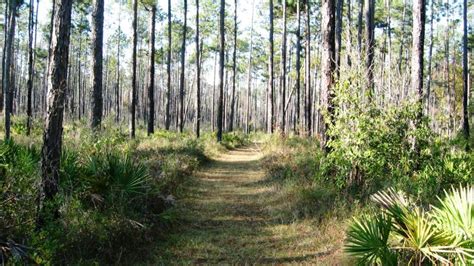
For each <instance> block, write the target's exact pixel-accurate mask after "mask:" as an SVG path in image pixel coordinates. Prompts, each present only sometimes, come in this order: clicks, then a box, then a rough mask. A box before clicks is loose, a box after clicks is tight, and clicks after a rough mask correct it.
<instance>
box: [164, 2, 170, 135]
mask: <svg viewBox="0 0 474 266" xmlns="http://www.w3.org/2000/svg"><path fill="white" fill-rule="evenodd" d="M171 26H172V25H171V0H168V60H167V66H166V73H167V78H168V79H167V90H166V115H165V129H166V130H169V129H170V126H171V110H170V109H171V45H172V44H171Z"/></svg>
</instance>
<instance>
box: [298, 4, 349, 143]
mask: <svg viewBox="0 0 474 266" xmlns="http://www.w3.org/2000/svg"><path fill="white" fill-rule="evenodd" d="M339 1H341V2H342V0H339ZM310 10H311V9H310V2H309V1H307V2H306V61H305V62H306V67H305V71H306V78H305V81H306V84H305V85H306V93H305V95H306V98H305V106H306V108H305V114H306V118H305V119H306V133H307V134H308V136H311V133H312V123H311V120H312V119H311V113H312V106H311V104H312V101H313V100H312V97H313V96H312V91H311V23H310V18H311V16H310ZM341 20H342V15H341ZM339 47H340V46H339Z"/></svg>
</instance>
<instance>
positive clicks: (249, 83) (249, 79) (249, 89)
mask: <svg viewBox="0 0 474 266" xmlns="http://www.w3.org/2000/svg"><path fill="white" fill-rule="evenodd" d="M254 9H255V0H252V22H251V26H250V50H249V60H248V76H247V111H246V112H245V133H246V134H249V133H250V102H251V100H252V99H251V97H252V96H251V92H252V53H253V22H254V12H255V10H254Z"/></svg>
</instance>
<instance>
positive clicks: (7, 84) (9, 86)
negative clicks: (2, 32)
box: [3, 1, 19, 140]
mask: <svg viewBox="0 0 474 266" xmlns="http://www.w3.org/2000/svg"><path fill="white" fill-rule="evenodd" d="M18 7H19V1H11V2H10V5H9V9H10V11H9V12H8V13H9V14H8V17H9V18H8V30H7V36H6V39H7V40H6V47H5V52H6V56H5V70H4V71H3V72H4V77H3V89H4V90H5V140H9V139H10V117H11V113H12V111H13V86H14V84H13V83H14V82H12V78H13V76H14V75H13V74H12V73H11V70H12V66H11V65H12V63H13V61H14V58H12V57H13V41H14V39H15V27H16V15H17V12H18Z"/></svg>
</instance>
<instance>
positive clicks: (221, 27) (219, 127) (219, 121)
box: [217, 0, 225, 142]
mask: <svg viewBox="0 0 474 266" xmlns="http://www.w3.org/2000/svg"><path fill="white" fill-rule="evenodd" d="M224 19H225V0H221V5H220V10H219V33H220V36H219V107H218V110H217V141H218V142H221V141H222V126H223V122H224V120H223V119H224V116H223V111H224V51H225V36H224V34H225V28H224Z"/></svg>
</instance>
